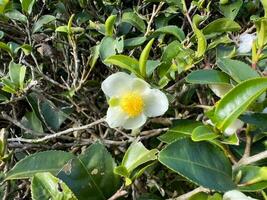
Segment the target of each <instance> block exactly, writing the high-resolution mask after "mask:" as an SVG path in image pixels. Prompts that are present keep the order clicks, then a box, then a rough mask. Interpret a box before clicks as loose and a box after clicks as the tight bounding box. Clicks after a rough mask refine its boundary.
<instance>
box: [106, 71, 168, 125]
mask: <svg viewBox="0 0 267 200" xmlns="http://www.w3.org/2000/svg"><path fill="white" fill-rule="evenodd" d="M101 88H102V90H103V92H104V93H105V94H106V96H107V97H108V98H109V108H108V111H107V117H106V121H107V123H108V125H109V126H110V127H111V128H115V127H123V128H125V129H137V128H139V127H141V126H142V125H144V124H145V122H146V120H147V117H156V116H160V115H163V114H164V113H165V112H166V111H167V110H168V107H169V102H168V99H167V97H166V95H165V94H164V93H163V92H161V91H160V90H158V89H151V88H150V85H149V84H148V83H147V82H145V81H144V80H142V79H140V78H136V77H132V76H130V75H129V74H126V73H124V72H117V73H115V74H112V75H110V76H109V77H108V78H106V79H105V80H104V81H103V83H102V85H101Z"/></svg>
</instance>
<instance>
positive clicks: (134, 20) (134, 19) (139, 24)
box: [121, 12, 146, 32]
mask: <svg viewBox="0 0 267 200" xmlns="http://www.w3.org/2000/svg"><path fill="white" fill-rule="evenodd" d="M121 20H122V22H126V23H129V24H131V25H133V26H134V27H136V28H137V29H138V30H139V31H141V32H145V31H146V25H145V22H144V21H143V20H142V19H141V18H140V17H139V16H138V15H137V14H135V13H134V12H125V13H123V15H122V19H121Z"/></svg>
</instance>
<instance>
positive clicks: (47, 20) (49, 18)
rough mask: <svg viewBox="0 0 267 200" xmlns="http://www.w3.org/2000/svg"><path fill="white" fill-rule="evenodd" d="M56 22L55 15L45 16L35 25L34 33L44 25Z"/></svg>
mask: <svg viewBox="0 0 267 200" xmlns="http://www.w3.org/2000/svg"><path fill="white" fill-rule="evenodd" d="M54 20H56V18H55V17H54V16H53V15H43V16H41V17H40V18H39V19H38V20H37V21H36V22H35V23H34V25H33V28H32V32H33V33H36V32H38V31H39V30H40V29H41V28H42V27H43V26H44V25H46V24H48V23H50V22H52V21H54Z"/></svg>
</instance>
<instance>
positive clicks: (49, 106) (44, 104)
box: [38, 99, 72, 131]
mask: <svg viewBox="0 0 267 200" xmlns="http://www.w3.org/2000/svg"><path fill="white" fill-rule="evenodd" d="M38 107H39V111H40V114H41V116H42V119H44V120H45V123H46V124H47V125H48V126H49V127H50V128H52V129H53V130H55V131H56V130H58V129H59V128H60V126H61V124H62V123H63V122H64V121H65V120H66V119H67V117H68V115H69V114H70V113H71V112H72V109H71V108H70V107H66V108H64V109H63V108H58V107H56V106H55V105H54V104H53V102H51V101H49V100H48V99H41V100H39V102H38Z"/></svg>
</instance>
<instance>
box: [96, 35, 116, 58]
mask: <svg viewBox="0 0 267 200" xmlns="http://www.w3.org/2000/svg"><path fill="white" fill-rule="evenodd" d="M115 43H116V41H115V40H114V39H113V38H112V37H104V38H103V39H102V41H101V43H100V47H99V55H100V58H101V60H102V61H104V60H106V59H107V58H108V57H110V56H113V55H115V54H116V47H115Z"/></svg>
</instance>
